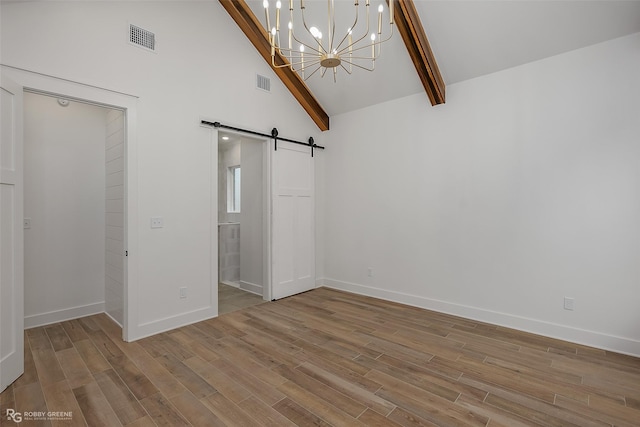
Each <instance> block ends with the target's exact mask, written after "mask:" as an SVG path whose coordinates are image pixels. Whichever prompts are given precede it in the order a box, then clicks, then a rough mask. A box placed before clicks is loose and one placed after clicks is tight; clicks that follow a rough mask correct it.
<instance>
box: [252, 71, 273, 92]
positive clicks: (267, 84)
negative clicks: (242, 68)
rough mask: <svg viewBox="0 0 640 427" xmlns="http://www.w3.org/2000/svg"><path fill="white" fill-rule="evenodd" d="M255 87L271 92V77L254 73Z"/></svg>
mask: <svg viewBox="0 0 640 427" xmlns="http://www.w3.org/2000/svg"><path fill="white" fill-rule="evenodd" d="M256 87H257V88H258V89H260V90H264V91H265V92H271V79H269V77H265V76H261V75H260V74H256Z"/></svg>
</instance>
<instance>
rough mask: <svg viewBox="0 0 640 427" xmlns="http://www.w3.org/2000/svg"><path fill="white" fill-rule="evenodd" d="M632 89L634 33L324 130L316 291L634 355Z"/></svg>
mask: <svg viewBox="0 0 640 427" xmlns="http://www.w3.org/2000/svg"><path fill="white" fill-rule="evenodd" d="M638 76H640V34H635V35H632V36H628V37H624V38H620V39H616V40H613V41H609V42H606V43H603V44H599V45H594V46H591V47H588V48H584V49H581V50H577V51H573V52H569V53H566V54H563V55H560V56H556V57H552V58H548V59H545V60H542V61H538V62H535V63H531V64H527V65H524V66H520V67H517V68H513V69H509V70H505V71H502V72H499V73H495V74H492V75H488V76H484V77H480V78H477V79H473V80H469V81H466V82H462V83H459V84H455V85H451V86H449V87H448V89H447V103H446V104H445V105H442V106H438V107H431V106H429V102H428V100H427V98H426V96H425V95H424V94H417V95H414V96H409V97H406V98H402V99H398V100H395V101H391V102H388V103H384V104H380V105H376V106H373V107H370V108H367V109H363V110H360V111H356V112H353V113H348V114H344V115H340V116H337V117H332V130H331V131H330V132H329V135H328V136H327V137H326V140H328V142H326V143H327V145H328V150H327V151H326V153H324V154H325V161H326V164H325V168H326V169H325V171H324V174H325V184H326V185H325V188H324V190H323V192H324V197H325V198H326V203H325V204H324V206H325V209H324V221H325V224H324V237H325V239H324V244H325V246H326V249H325V279H324V283H326V284H327V285H329V286H335V287H337V288H342V289H348V290H353V291H356V292H361V293H364V294H369V295H376V296H381V297H384V298H388V299H392V300H397V301H402V302H406V303H409V304H412V305H417V306H422V307H428V308H433V309H436V310H441V311H445V312H449V313H454V314H459V315H462V316H467V317H471V318H476V319H480V320H485V321H488V322H493V323H498V324H503V325H507V326H511V327H515V328H520V329H524V330H530V331H534V332H537V333H541V334H545V335H551V336H557V337H560V338H564V339H567V340H570V341H577V342H582V343H586V344H591V345H595V346H598V347H603V348H610V349H613V350H617V351H621V352H625V353H631V354H635V355H640V328H639V327H638V325H640V309H639V305H638V304H639V301H640V286H639V283H640V262H638V260H639V259H640V220H639V219H640V139H639V135H640V120H639V119H638V118H639V117H640V101H639V100H640V79H638ZM368 268H372V269H373V275H372V277H369V276H368V270H367V269H368ZM565 296H569V297H573V298H575V310H574V311H566V310H564V309H563V298H564V297H565Z"/></svg>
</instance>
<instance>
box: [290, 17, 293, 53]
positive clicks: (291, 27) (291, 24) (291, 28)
mask: <svg viewBox="0 0 640 427" xmlns="http://www.w3.org/2000/svg"><path fill="white" fill-rule="evenodd" d="M292 33H293V22H291V21H289V50H291V38H292Z"/></svg>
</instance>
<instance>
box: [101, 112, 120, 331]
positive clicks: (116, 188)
mask: <svg viewBox="0 0 640 427" xmlns="http://www.w3.org/2000/svg"><path fill="white" fill-rule="evenodd" d="M124 127H125V126H124V113H123V112H122V111H120V110H109V112H108V113H107V127H106V144H105V161H106V166H105V199H106V201H105V225H104V227H105V238H106V245H105V278H104V293H105V295H104V305H105V312H106V313H107V314H108V315H109V316H111V318H112V319H113V320H115V321H116V322H118V324H120V326H122V325H123V323H124V252H125V243H124V237H125V227H124V218H125V215H124V198H125V197H124V196H125V192H124V165H125V158H124V152H125V146H124V143H125V138H124Z"/></svg>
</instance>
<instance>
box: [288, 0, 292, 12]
mask: <svg viewBox="0 0 640 427" xmlns="http://www.w3.org/2000/svg"><path fill="white" fill-rule="evenodd" d="M289 10H293V0H289Z"/></svg>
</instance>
